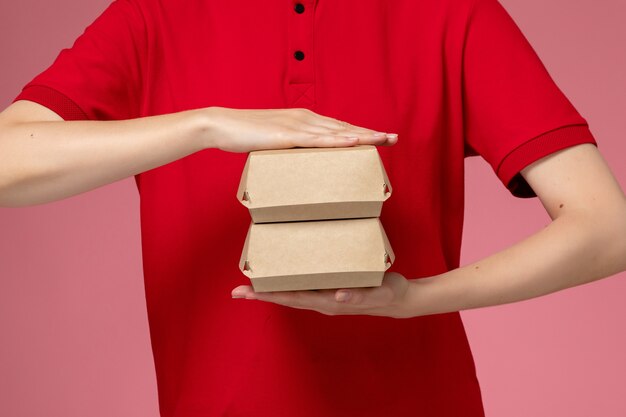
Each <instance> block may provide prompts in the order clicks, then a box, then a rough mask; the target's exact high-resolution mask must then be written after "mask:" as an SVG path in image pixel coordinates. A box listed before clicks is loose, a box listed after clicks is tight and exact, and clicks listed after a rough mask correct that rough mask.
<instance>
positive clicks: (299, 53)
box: [293, 51, 304, 61]
mask: <svg viewBox="0 0 626 417" xmlns="http://www.w3.org/2000/svg"><path fill="white" fill-rule="evenodd" d="M293 57H294V58H295V59H297V60H298V61H302V60H303V59H304V52H302V51H296V52H294V54H293Z"/></svg>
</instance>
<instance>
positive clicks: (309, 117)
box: [203, 107, 398, 152]
mask: <svg viewBox="0 0 626 417" xmlns="http://www.w3.org/2000/svg"><path fill="white" fill-rule="evenodd" d="M203 111H206V112H207V114H208V115H209V120H210V122H209V129H207V130H206V132H205V133H206V136H207V137H206V138H205V139H206V140H205V144H206V147H212V148H218V149H221V150H224V151H229V152H251V151H256V150H262V149H284V148H293V147H344V146H353V145H393V144H395V143H396V142H397V140H398V135H397V134H395V133H386V132H376V131H374V130H371V129H367V128H364V127H359V126H354V125H351V124H349V123H347V122H344V121H341V120H337V119H334V118H332V117H327V116H322V115H320V114H317V113H315V112H313V111H311V110H309V109H305V108H287V109H233V108H226V107H209V108H206V109H203Z"/></svg>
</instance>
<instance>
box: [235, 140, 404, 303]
mask: <svg viewBox="0 0 626 417" xmlns="http://www.w3.org/2000/svg"><path fill="white" fill-rule="evenodd" d="M390 195H391V185H390V184H389V179H388V178H387V174H386V173H385V169H384V167H383V165H382V161H381V159H380V156H379V155H378V151H377V150H376V147H374V146H368V145H363V146H355V147H347V148H296V149H284V150H271V151H256V152H251V153H250V155H249V156H248V160H247V162H246V165H245V168H244V170H243V173H242V176H241V182H240V184H239V190H238V192H237V197H238V198H239V201H240V202H241V203H242V204H243V205H244V206H246V207H247V208H248V209H249V211H250V215H251V216H252V223H251V224H250V227H249V229H248V235H247V237H246V241H245V244H244V248H243V252H242V254H241V259H240V262H239V268H240V269H241V271H242V272H243V273H244V274H245V275H246V276H247V277H248V278H250V281H251V282H252V286H253V288H254V290H255V291H259V292H265V291H291V290H312V289H323V288H351V287H373V286H378V285H380V284H381V283H382V279H383V276H384V273H385V271H386V270H387V269H388V268H389V267H390V266H391V264H392V263H393V261H394V254H393V251H392V249H391V245H390V244H389V241H388V239H387V236H386V234H385V231H384V229H383V226H382V224H381V222H380V220H379V219H378V216H379V215H380V212H381V209H382V204H383V202H384V201H385V200H386V199H387V198H389V196H390Z"/></svg>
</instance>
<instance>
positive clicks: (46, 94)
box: [13, 85, 89, 121]
mask: <svg viewBox="0 0 626 417" xmlns="http://www.w3.org/2000/svg"><path fill="white" fill-rule="evenodd" d="M18 100H29V101H34V102H35V103H37V104H41V105H42V106H45V107H47V108H49V109H50V110H52V111H53V112H55V113H56V114H58V115H59V116H61V117H62V118H63V120H66V121H67V120H87V119H89V118H88V117H87V114H85V112H84V111H83V110H82V109H81V108H80V107H79V106H78V104H76V103H75V102H74V101H73V100H72V99H70V98H69V97H67V96H66V95H65V94H63V93H60V92H58V91H57V90H55V89H53V88H50V87H46V86H43V85H28V86H26V87H24V89H23V90H22V92H21V93H20V94H19V95H18V96H17V97H16V98H15V99H14V100H13V102H16V101H18Z"/></svg>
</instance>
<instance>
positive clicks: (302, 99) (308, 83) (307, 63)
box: [285, 0, 316, 108]
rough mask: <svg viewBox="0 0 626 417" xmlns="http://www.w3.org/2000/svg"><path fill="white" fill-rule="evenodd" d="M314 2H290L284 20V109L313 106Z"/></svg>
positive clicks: (313, 0)
mask: <svg viewBox="0 0 626 417" xmlns="http://www.w3.org/2000/svg"><path fill="white" fill-rule="evenodd" d="M315 2H316V0H293V2H292V3H291V5H292V9H291V10H290V12H289V18H288V38H289V40H288V48H289V56H288V57H287V58H288V64H287V77H286V87H285V88H286V91H287V100H288V103H287V104H288V106H290V107H309V108H310V107H313V106H314V105H315V66H314V62H315V53H314V49H313V47H314V45H313V39H314V36H313V30H314V22H315Z"/></svg>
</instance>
